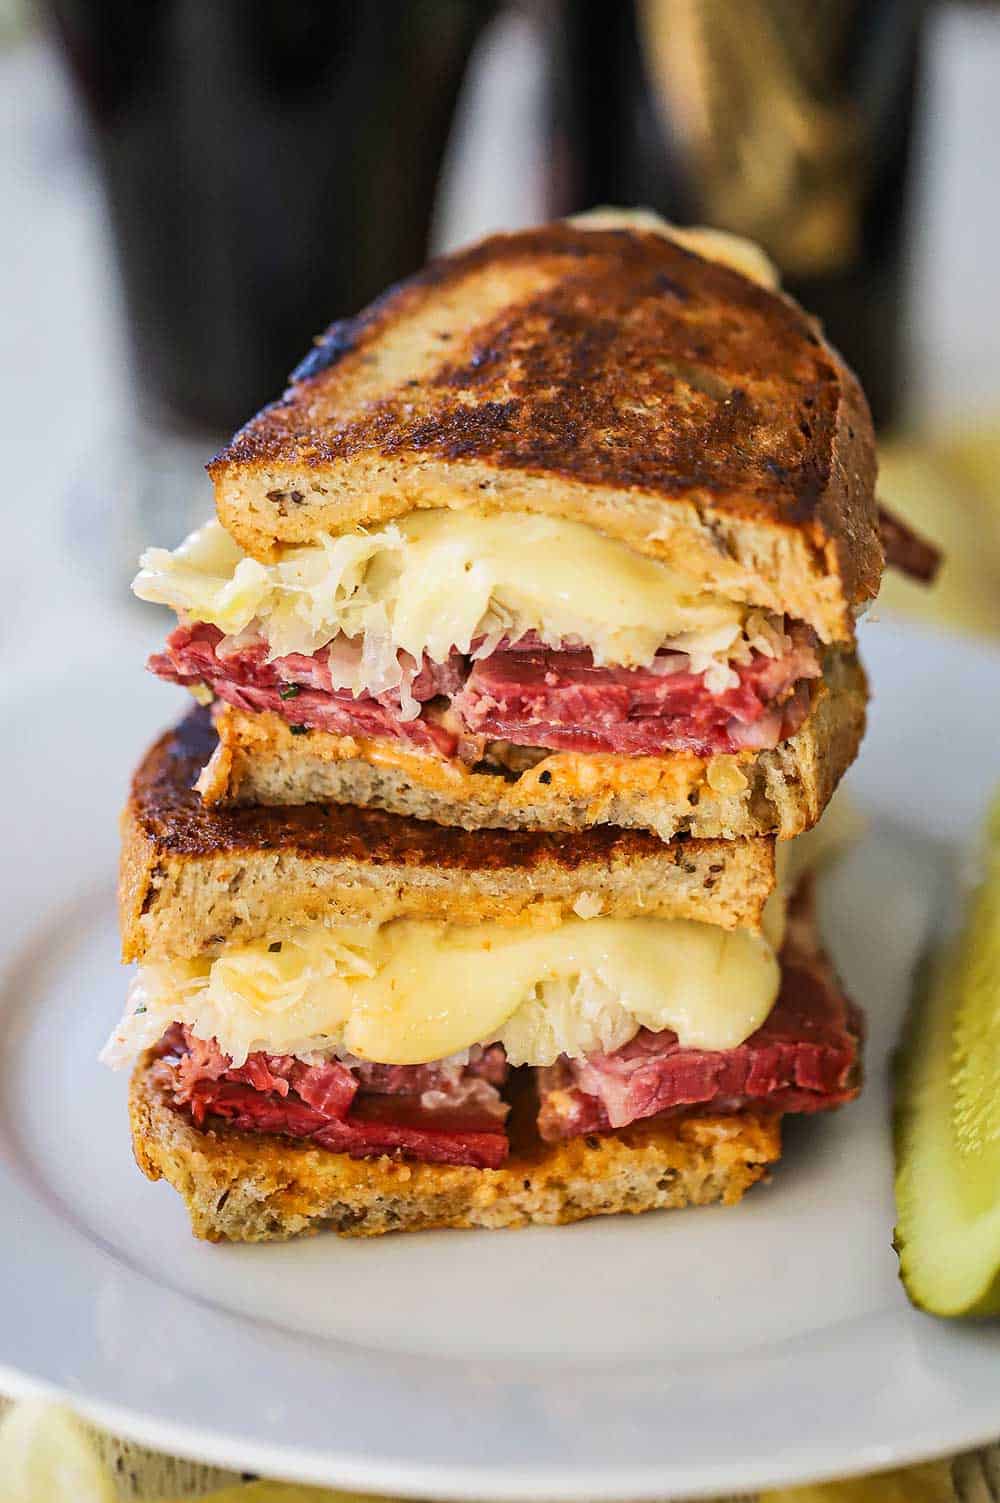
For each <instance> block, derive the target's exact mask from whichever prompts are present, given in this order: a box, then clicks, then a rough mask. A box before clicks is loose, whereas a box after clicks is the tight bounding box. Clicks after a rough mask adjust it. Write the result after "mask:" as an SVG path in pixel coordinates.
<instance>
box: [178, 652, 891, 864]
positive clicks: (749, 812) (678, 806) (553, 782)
mask: <svg viewBox="0 0 1000 1503" xmlns="http://www.w3.org/2000/svg"><path fill="white" fill-rule="evenodd" d="M866 702H867V686H866V683H865V677H864V673H863V672H862V669H861V667H860V665H859V663H858V661H857V659H856V658H855V657H854V656H853V655H847V656H845V655H844V654H840V653H838V654H836V655H831V659H830V662H829V665H828V668H827V674H826V679H825V682H824V683H822V684H819V685H817V687H816V690H815V692H814V697H813V704H812V709H811V711H810V714H809V716H808V718H807V719H806V721H805V722H804V724H803V725H802V726H801V727H800V729H799V730H798V731H797V733H796V734H795V735H794V736H792V737H791V738H790V739H789V740H788V741H785V742H783V743H782V744H781V745H780V746H778V747H776V748H775V749H774V750H773V751H764V752H740V753H737V754H735V755H725V756H715V757H708V758H706V757H698V756H695V755H694V754H693V753H691V752H672V753H668V754H667V755H665V756H662V757H623V756H606V755H602V754H594V753H581V754H575V753H568V752H553V753H552V754H551V755H549V756H547V757H545V758H544V760H543V761H540V762H538V763H537V764H536V765H535V766H534V767H533V768H531V769H530V770H528V771H527V772H524V773H522V774H521V775H520V777H518V778H517V779H516V780H510V779H507V778H504V777H502V776H500V775H499V774H498V773H493V772H484V771H477V770H474V769H472V768H467V767H465V766H464V765H462V764H461V763H458V762H445V761H442V759H441V758H440V757H435V756H433V755H431V754H429V753H427V752H421V751H414V750H411V749H408V748H405V747H401V746H400V744H399V743H398V742H393V741H390V740H388V739H382V740H376V739H372V740H361V739H356V738H354V737H351V736H333V735H330V734H329V733H328V732H324V731H310V732H309V734H308V736H293V735H292V733H291V731H290V729H289V727H288V725H287V723H286V722H285V721H284V720H282V719H281V717H280V716H279V715H274V714H272V713H270V712H269V711H268V712H263V713H247V712H244V711H241V710H235V709H232V708H230V707H226V708H224V709H222V710H221V712H220V713H219V714H218V716H217V722H216V723H217V727H218V732H219V738H220V742H219V750H218V752H217V753H216V754H215V756H214V757H213V759H212V761H211V763H210V764H209V767H208V769H207V770H206V773H205V775H204V777H203V778H202V779H201V782H200V784H199V786H200V788H201V789H202V792H203V794H204V795H205V797H206V798H208V799H210V800H225V801H234V800H235V801H240V802H247V803H261V804H272V805H277V804H283V805H294V804H308V803H316V802H323V801H326V800H330V801H333V802H342V803H353V804H361V805H368V806H371V807H377V808H381V809H388V810H390V811H391V812H392V813H395V814H408V815H415V816H416V817H417V818H419V819H427V820H436V821H437V822H438V823H439V824H444V825H456V826H461V827H463V828H465V829H470V830H471V829H478V828H488V827H492V828H494V829H496V828H505V829H512V830H517V829H520V830H531V829H543V830H566V831H569V830H590V831H591V832H592V831H593V830H594V829H595V828H597V827H599V826H601V825H604V824H612V825H617V826H619V827H622V828H634V829H647V830H652V831H654V832H655V833H656V834H657V835H658V836H660V837H661V838H662V839H663V840H667V841H669V840H673V839H675V838H676V837H677V836H678V835H691V836H694V837H697V838H699V839H717V838H722V839H736V838H742V839H746V838H751V837H758V836H761V835H778V836H780V837H781V838H783V839H785V838H788V837H789V836H792V835H798V834H800V833H801V832H802V831H803V830H806V829H808V828H810V827H811V826H812V825H814V824H815V823H816V821H817V820H818V819H819V817H820V815H821V814H822V812H823V810H824V809H825V807H826V805H827V802H828V800H829V799H830V797H831V795H832V794H833V791H834V789H835V788H836V786H837V783H838V782H839V780H840V778H841V776H842V775H843V773H844V772H845V771H846V770H847V768H848V767H849V766H850V764H851V763H852V762H853V760H854V757H855V755H856V753H857V750H858V746H859V745H860V742H861V738H862V736H863V734H864V727H865V706H866ZM689 849H690V847H689Z"/></svg>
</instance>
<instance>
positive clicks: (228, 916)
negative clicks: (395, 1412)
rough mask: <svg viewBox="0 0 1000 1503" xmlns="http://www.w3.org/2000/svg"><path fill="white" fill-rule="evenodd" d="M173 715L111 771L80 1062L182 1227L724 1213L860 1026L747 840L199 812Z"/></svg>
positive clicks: (196, 719)
mask: <svg viewBox="0 0 1000 1503" xmlns="http://www.w3.org/2000/svg"><path fill="white" fill-rule="evenodd" d="M214 735H215V733H214V731H213V729H212V727H211V723H210V720H209V717H208V714H207V712H206V711H196V712H194V713H193V714H192V716H191V717H189V719H188V720H187V721H185V722H184V723H183V724H182V725H181V727H179V728H178V730H177V731H176V732H173V733H170V734H168V735H167V736H165V737H163V738H162V739H161V740H160V741H159V742H158V743H157V744H156V745H155V746H154V747H153V748H152V750H151V751H150V753H149V754H148V755H147V757H146V759H145V761H144V762H143V764H142V765H141V767H140V768H139V770H138V772H137V774H136V777H135V780H134V783H133V787H132V792H131V796H130V799H129V803H128V806H127V809H126V812H125V816H124V844H123V862H122V883H121V908H122V933H123V945H124V954H125V958H126V959H127V960H137V961H138V962H139V969H138V971H137V973H136V976H135V978H134V980H133V983H132V987H131V991H130V998H129V1004H128V1007H127V1010H126V1014H125V1016H124V1018H123V1019H122V1022H121V1023H120V1024H119V1026H118V1028H117V1029H116V1030H115V1031H114V1033H113V1035H112V1037H111V1039H110V1040H109V1042H108V1045H107V1048H106V1051H105V1059H106V1060H107V1062H108V1063H110V1064H113V1065H118V1066H122V1065H130V1066H131V1067H132V1068H133V1079H132V1091H131V1120H132V1135H133V1147H134V1151H135V1155H136V1159H137V1161H138V1163H139V1165H140V1167H141V1168H142V1169H143V1170H144V1171H145V1172H146V1173H147V1174H148V1175H149V1176H150V1177H152V1178H160V1177H164V1178H166V1179H167V1180H168V1181H169V1182H170V1183H172V1184H173V1185H174V1186H175V1187H176V1188H177V1189H178V1190H179V1192H180V1193H181V1195H182V1196H183V1198H184V1200H185V1202H186V1204H187V1206H188V1210H189V1212H190V1214H191V1220H192V1226H193V1229H194V1231H195V1232H196V1233H197V1234H198V1235H199V1236H203V1237H207V1238H209V1239H219V1238H230V1239H233V1240H249V1241H254V1240H262V1239H267V1238H274V1237H287V1236H292V1235H295V1234H297V1233H299V1232H303V1231H307V1230H313V1229H318V1228H319V1227H322V1226H330V1227H333V1228H335V1229H336V1230H338V1231H340V1232H343V1233H345V1234H348V1235H375V1234H378V1233H381V1232H387V1231H391V1230H405V1229H416V1228H420V1227H431V1226H497V1227H499V1226H510V1225H520V1224H524V1223H526V1222H530V1221H539V1222H561V1221H571V1220H576V1219H579V1218H580V1217H585V1216H591V1215H597V1214H604V1213H609V1212H614V1211H624V1210H628V1211H641V1210H646V1209H652V1208H654V1207H665V1206H680V1205H686V1204H705V1203H708V1202H710V1201H723V1202H726V1203H732V1202H733V1201H735V1200H738V1199H739V1198H740V1196H741V1195H742V1194H743V1192H744V1191H745V1190H746V1189H747V1188H748V1187H749V1186H750V1185H751V1184H752V1183H754V1181H755V1180H757V1179H759V1178H760V1177H761V1176H762V1175H763V1174H764V1173H765V1172H766V1170H767V1168H768V1166H769V1165H770V1164H771V1163H773V1162H774V1161H775V1160H776V1159H777V1158H778V1156H779V1153H780V1120H781V1117H782V1115H783V1114H784V1113H786V1112H789V1111H803V1112H811V1111H817V1110H821V1109H824V1108H827V1107H831V1106H836V1105H839V1104H841V1103H842V1102H844V1101H847V1100H850V1099H851V1097H852V1096H853V1095H854V1094H856V1092H857V1090H858V1086H859V1077H860V1041H861V1032H862V1030H861V1024H860V1018H859V1015H858V1013H857V1012H856V1010H855V1009H854V1008H853V1007H852V1006H851V1004H850V1003H849V1002H848V1001H847V999H846V998H845V997H844V995H843V993H842V991H841V989H840V987H839V985H838V983H837V981H836V978H835V976H834V975H833V973H832V971H831V969H830V967H829V964H828V962H827V961H826V959H825V957H824V956H823V954H822V952H821V951H820V949H819V947H818V945H817V942H816V939H815V933H814V930H813V926H812V921H811V915H810V908H809V902H808V894H807V892H805V891H804V890H800V892H799V894H798V895H797V896H796V898H795V899H794V901H793V902H792V904H791V905H790V907H789V908H788V910H787V912H786V905H785V903H784V900H783V893H782V887H781V883H780V882H776V870H775V847H774V842H773V840H771V839H755V840H736V841H728V842H725V841H712V840H704V841H701V840H682V841H676V842H674V843H672V844H665V843H663V842H661V841H660V840H659V839H658V838H656V837H654V836H652V835H650V834H648V833H646V832H635V831H632V832H629V831H622V830H610V829H593V830H587V831H584V832H582V833H580V834H578V835H575V836H574V837H572V838H570V839H567V838H565V837H563V836H560V835H558V834H553V833H544V832H522V833H519V834H501V833H496V834H492V835H491V834H488V833H486V834H483V833H478V834H477V833H472V832H467V831H464V830H460V829H451V830H449V829H443V828H439V827H437V826H434V825H430V824H425V823H422V822H419V821H416V820H408V819H401V818H398V817H392V816H389V815H386V814H384V813H382V812H381V811H378V810H364V809H350V808H343V807H340V806H337V805H335V804H331V805H326V806H322V807H320V806H316V807H310V808H274V809H261V808H242V807H237V808H232V809H212V808H209V807H207V806H205V805H204V804H203V803H202V801H201V800H200V798H199V796H198V795H197V793H196V792H195V791H194V789H193V783H194V781H195V780H196V778H197V776H198V774H199V772H200V770H201V768H202V767H203V766H204V764H205V762H206V760H207V759H208V758H209V757H210V755H211V753H212V750H213V744H214Z"/></svg>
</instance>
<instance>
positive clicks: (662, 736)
mask: <svg viewBox="0 0 1000 1503" xmlns="http://www.w3.org/2000/svg"><path fill="white" fill-rule="evenodd" d="M681 661H683V659H682V656H681V655H680V654H678V653H673V652H663V653H660V654H659V656H658V657H657V660H656V663H655V664H654V665H653V666H652V667H651V668H595V667H594V661H593V657H592V655H591V653H590V652H589V651H587V650H586V649H577V650H574V651H565V650H564V651H562V652H551V651H548V650H545V649H543V650H541V651H536V652H530V653H529V652H510V651H508V652H495V653H493V654H492V656H491V657H488V658H486V659H485V660H484V661H483V662H479V663H476V664H474V666H473V669H472V672H471V674H470V675H469V678H468V680H467V681H466V684H465V688H464V689H463V691H462V693H461V694H460V695H459V696H458V697H457V698H456V699H455V700H454V702H453V707H454V709H455V710H456V711H457V712H458V714H459V715H460V717H461V719H462V721H463V723H464V724H465V725H466V726H467V727H468V729H469V730H470V731H472V732H476V733H480V734H484V735H486V736H489V737H492V738H494V739H497V740H499V739H503V740H505V741H512V742H514V743H515V744H516V745H520V746H547V747H553V748H555V749H559V750H563V751H613V752H618V753H624V754H625V755H631V756H642V755H649V754H650V753H655V752H657V751H660V750H662V749H663V748H665V747H668V748H670V749H672V750H678V751H680V750H688V749H689V750H692V751H697V752H703V753H704V752H711V751H728V750H732V749H733V748H734V747H738V746H741V745H744V744H750V745H754V746H776V745H777V743H778V741H779V740H780V739H781V738H782V735H788V734H791V732H790V731H788V730H786V729H785V728H784V725H783V721H784V718H785V716H784V707H783V706H781V705H778V702H779V701H780V700H781V699H782V697H783V696H785V695H787V694H788V692H789V690H791V689H792V688H793V686H794V685H795V684H796V683H797V682H798V681H799V680H802V679H806V678H812V677H816V676H818V674H819V672H820V667H819V663H818V661H817V659H816V654H815V651H814V650H813V648H812V646H811V645H809V644H806V643H799V644H797V645H796V646H794V647H793V648H792V650H791V651H790V652H789V653H787V654H786V655H785V656H784V657H782V658H777V659H775V658H769V657H765V656H764V655H763V654H762V653H759V652H755V653H754V654H753V658H752V660H751V662H750V663H748V664H747V665H746V666H745V667H743V668H740V669H739V670H738V672H739V684H738V685H737V686H736V687H735V688H732V689H727V690H725V691H724V692H723V693H721V694H711V693H710V692H709V691H708V689H707V688H706V686H705V683H704V681H703V677H702V675H701V674H696V673H689V672H686V671H679V672H678V671H676V670H674V671H671V670H672V669H673V665H674V664H676V663H678V662H681ZM772 705H775V706H776V708H774V709H772V708H771V707H772ZM764 721H767V724H766V727H765V725H764V723H763V722H764ZM749 727H753V728H755V733H754V734H753V735H751V736H750V737H746V736H745V735H744V729H745V728H749ZM794 729H797V727H793V730H794Z"/></svg>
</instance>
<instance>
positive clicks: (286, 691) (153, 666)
mask: <svg viewBox="0 0 1000 1503" xmlns="http://www.w3.org/2000/svg"><path fill="white" fill-rule="evenodd" d="M226 641H227V639H226V638H225V637H224V636H223V634H222V632H221V631H219V629H218V627H215V626H209V625H207V624H206V623H205V622H196V623H194V624H192V625H190V626H179V627H177V629H176V630H175V631H172V632H171V633H170V636H169V637H168V638H167V641H166V645H165V650H164V651H163V652H161V653H155V654H154V655H153V656H152V657H151V658H150V660H149V663H148V665H147V666H148V667H149V669H150V671H151V672H153V673H155V674H156V675H157V677H158V678H163V679H167V680H169V681H170V682H171V683H175V684H183V685H185V686H187V687H190V686H193V685H196V684H207V685H208V687H209V688H210V689H211V691H212V693H213V694H214V695H215V696H216V697H217V698H218V699H222V700H225V702H226V703H227V704H231V705H234V706H235V707H236V708H237V709H238V710H251V711H259V710H271V711H273V712H274V713H275V714H276V715H280V716H281V718H282V719H283V720H287V721H290V722H291V724H292V725H301V726H304V727H306V728H307V729H309V730H320V731H329V732H331V733H332V734H333V735H336V736H389V737H392V738H393V739H398V740H402V741H407V742H409V743H410V744H411V745H413V746H417V747H420V748H422V749H424V750H426V751H432V752H437V753H439V754H440V755H441V756H443V757H450V756H452V755H454V752H455V750H456V747H457V744H458V738H457V737H456V736H455V735H454V734H452V733H451V732H449V731H447V730H445V729H444V727H443V726H441V725H439V724H438V723H437V722H436V721H434V720H431V719H428V718H426V717H424V716H417V717H416V718H413V719H405V718H404V717H403V713H402V709H401V707H400V700H399V693H398V691H397V690H394V691H392V692H390V693H386V694H382V695H379V696H378V697H374V696H372V695H370V694H360V695H357V696H355V695H353V694H352V693H351V691H350V690H349V689H335V688H334V687H333V683H332V681H331V675H330V667H329V653H330V649H329V648H326V647H325V648H323V649H322V651H320V652H318V653H316V654H315V655H314V656H313V657H305V656H304V655H303V654H301V653H291V654H289V655H288V656H286V657H282V658H275V659H274V661H273V662H270V663H269V662H268V661H267V643H266V642H264V641H263V639H258V640H256V641H254V642H251V643H249V644H247V645H245V646H240V647H239V648H238V649H237V650H235V651H233V650H227V647H226ZM413 666H414V667H415V666H416V665H415V664H414V665H413ZM460 683H461V674H460V671H459V669H458V668H457V667H455V666H454V665H453V664H451V663H431V662H430V661H429V660H427V661H425V662H424V664H423V665H422V667H421V670H420V672H419V673H418V674H417V675H416V676H415V678H414V680H413V683H412V686H411V693H412V695H413V697H414V699H416V700H418V701H420V702H423V701H425V700H428V699H433V698H435V697H436V696H438V695H440V694H444V693H451V692H455V691H456V690H457V688H458V686H459V685H460Z"/></svg>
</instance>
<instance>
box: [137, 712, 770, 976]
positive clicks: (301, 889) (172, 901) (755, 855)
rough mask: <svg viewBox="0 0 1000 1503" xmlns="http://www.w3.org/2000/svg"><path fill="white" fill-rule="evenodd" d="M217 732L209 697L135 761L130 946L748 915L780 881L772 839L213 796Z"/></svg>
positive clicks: (161, 950)
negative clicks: (496, 823) (347, 929)
mask: <svg viewBox="0 0 1000 1503" xmlns="http://www.w3.org/2000/svg"><path fill="white" fill-rule="evenodd" d="M215 744H216V741H215V733H214V731H213V729H212V725H211V721H210V718H209V716H208V713H207V711H203V710H202V711H195V712H193V713H192V714H191V715H189V716H188V717H187V719H186V720H184V721H183V722H182V723H181V725H180V726H179V727H178V728H177V729H176V730H175V731H171V732H168V733H167V734H166V735H165V736H162V737H161V738H160V740H159V741H157V742H156V744H155V745H154V746H153V747H152V748H151V749H150V751H149V752H148V754H147V756H146V757H145V759H144V760H143V762H142V763H141V765H140V766H139V768H138V770H137V772H136V774H135V778H134V780H133V784H132V790H131V794H130V797H129V801H128V805H127V807H126V809H125V813H124V815H123V820H122V861H121V881H120V890H119V902H120V917H121V929H122V949H123V955H124V958H125V960H127V961H128V960H138V959H142V958H154V957H163V956H169V957H171V958H179V957H182V956H192V955H198V954H200V953H201V952H202V951H203V950H205V949H206V948H208V947H210V946H211V945H214V944H218V943H220V942H222V941H224V940H227V939H234V938H237V939H241V940H243V941H246V942H250V941H251V940H255V939H260V938H262V937H264V936H265V935H269V934H274V933H277V932H278V931H279V930H280V929H281V927H282V926H283V925H294V924H303V923H310V922H314V921H315V920H317V919H322V918H331V919H334V920H340V921H346V922H351V921H353V922H358V921H371V922H385V921H386V920H388V919H391V918H396V917H401V916H404V915H406V916H411V917H425V918H437V919H445V920H447V921H449V922H451V923H475V922H476V921H478V920H481V919H499V920H501V921H504V922H510V923H518V922H540V923H544V922H546V921H553V922H554V921H556V920H558V919H560V918H565V917H567V916H568V915H569V914H571V913H573V912H574V911H575V907H574V905H576V904H577V903H579V902H580V901H581V899H584V900H585V901H586V902H587V904H588V907H589V908H590V910H591V912H594V911H600V912H604V913H606V914H608V915H609V916H618V917H629V916H631V915H634V914H639V913H645V914H662V915H663V916H665V917H677V918H697V919H703V920H704V921H705V922H708V923H716V924H719V925H722V926H723V927H726V928H731V927H734V926H736V925H737V924H744V925H750V926H753V925H756V924H757V923H758V922H759V920H760V912H761V908H762V907H763V904H764V902H765V900H766V898H767V896H768V894H769V893H770V891H771V889H772V887H773V885H774V842H773V841H771V840H766V839H758V840H753V841H750V840H744V841H736V842H733V841H722V840H718V841H693V840H691V841H683V842H678V843H677V844H675V845H665V844H664V843H663V842H662V841H660V840H659V839H657V838H656V836H654V835H650V834H647V833H645V832H641V831H626V830H620V829H614V828H610V827H599V828H594V829H589V830H586V831H584V832H582V833H580V834H577V835H574V836H571V837H567V836H566V835H563V834H547V833H542V832H537V831H521V832H514V833H511V832H503V833H501V832H499V831H486V832H476V833H471V832H468V831H465V830H458V829H446V828H442V827H440V826H439V825H435V824H429V823H426V822H423V821H420V820H415V819H403V818H400V817H398V816H396V815H393V814H386V813H383V812H382V811H381V810H379V809H357V808H353V807H350V806H349V805H339V804H335V803H334V804H329V805H311V806H308V807H299V808H259V807H243V808H234V809H212V808H209V807H207V806H206V805H205V804H203V802H202V800H201V798H200V797H199V795H198V794H197V793H196V792H195V790H194V787H193V784H194V782H195V779H196V778H197V776H198V774H199V772H200V771H201V769H202V767H203V766H204V765H205V762H206V761H207V760H208V758H209V756H210V755H211V752H212V750H213V748H214V746H215ZM584 895H586V896H585V898H584ZM594 902H597V904H598V908H597V909H594V908H593V904H594Z"/></svg>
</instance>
